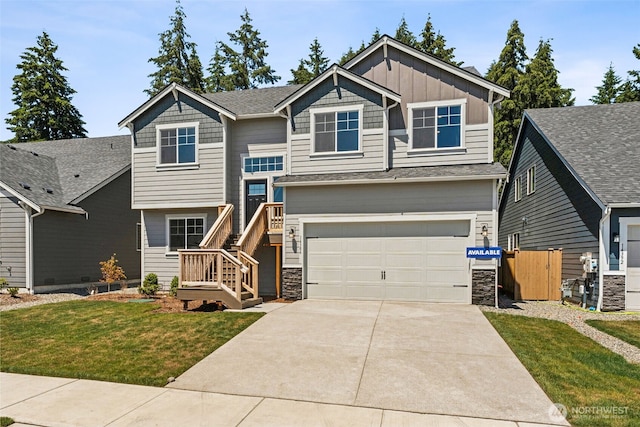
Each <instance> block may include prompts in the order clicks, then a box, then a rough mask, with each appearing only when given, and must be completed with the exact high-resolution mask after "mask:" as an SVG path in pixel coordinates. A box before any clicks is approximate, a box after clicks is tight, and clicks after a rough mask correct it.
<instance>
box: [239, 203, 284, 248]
mask: <svg viewBox="0 0 640 427" xmlns="http://www.w3.org/2000/svg"><path fill="white" fill-rule="evenodd" d="M282 211H283V209H282V203H261V204H260V206H259V207H258V209H257V210H256V213H255V214H253V217H252V218H251V221H249V224H247V227H246V228H245V230H244V233H242V236H241V237H240V240H238V248H239V249H240V250H241V251H243V252H246V253H247V254H249V255H253V254H254V253H255V252H256V249H257V248H258V246H259V245H260V241H261V240H262V236H264V234H265V233H267V232H282V224H283V215H282Z"/></svg>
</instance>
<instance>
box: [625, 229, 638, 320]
mask: <svg viewBox="0 0 640 427" xmlns="http://www.w3.org/2000/svg"><path fill="white" fill-rule="evenodd" d="M625 301H626V310H628V311H640V225H628V226H627V277H626V295H625Z"/></svg>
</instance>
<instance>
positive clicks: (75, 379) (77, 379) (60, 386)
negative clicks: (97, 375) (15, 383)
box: [1, 372, 82, 409]
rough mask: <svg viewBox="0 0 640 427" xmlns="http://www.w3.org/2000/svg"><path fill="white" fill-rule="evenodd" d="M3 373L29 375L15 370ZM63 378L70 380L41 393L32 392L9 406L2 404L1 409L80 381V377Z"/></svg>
mask: <svg viewBox="0 0 640 427" xmlns="http://www.w3.org/2000/svg"><path fill="white" fill-rule="evenodd" d="M4 373H6V374H15V375H29V374H16V373H15V372H4ZM36 376H39V375H36ZM47 378H60V377H47ZM63 379H65V380H71V381H69V382H68V383H65V384H61V385H59V386H57V387H54V388H51V389H49V390H47V391H43V392H42V393H38V394H34V395H33V396H29V397H27V398H26V399H23V400H20V401H18V402H15V403H12V404H11V405H9V406H3V407H2V408H1V409H7V408H11V407H12V406H15V405H17V404H19V403H23V402H26V401H27V400H31V399H33V398H36V397H39V396H42V395H43V394H46V393H49V392H51V391H54V390H57V389H59V388H62V387H64V386H67V385H69V384H73V383H75V382H78V381H82V380H81V379H79V378H63Z"/></svg>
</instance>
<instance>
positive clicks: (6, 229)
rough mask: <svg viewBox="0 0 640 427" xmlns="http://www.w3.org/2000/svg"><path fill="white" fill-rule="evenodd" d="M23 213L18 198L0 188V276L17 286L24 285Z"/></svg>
mask: <svg viewBox="0 0 640 427" xmlns="http://www.w3.org/2000/svg"><path fill="white" fill-rule="evenodd" d="M25 215H26V214H25V212H24V210H23V209H22V208H21V207H20V206H18V199H16V198H15V197H13V196H11V195H9V194H8V193H5V192H4V191H2V190H0V261H2V264H1V265H0V277H1V278H4V279H6V280H7V281H8V282H9V286H12V287H18V288H24V287H26V240H25V239H26V229H25Z"/></svg>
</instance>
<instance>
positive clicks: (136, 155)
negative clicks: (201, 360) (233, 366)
mask: <svg viewBox="0 0 640 427" xmlns="http://www.w3.org/2000/svg"><path fill="white" fill-rule="evenodd" d="M506 96H509V92H508V91H507V90H506V89H504V88H502V87H500V86H497V85H495V84H494V83H492V82H490V81H488V80H485V79H484V78H482V77H481V76H479V75H478V74H477V72H474V70H472V69H462V68H459V67H456V66H454V65H451V64H448V63H446V62H443V61H441V60H439V59H436V58H434V57H432V56H430V55H426V54H424V53H421V52H419V51H417V50H415V49H413V48H411V47H408V46H406V45H404V44H402V43H400V42H398V41H396V40H394V39H392V38H390V37H388V36H383V37H381V38H380V39H379V40H378V41H376V42H375V43H373V44H371V45H370V46H369V47H368V48H367V49H365V50H364V51H363V52H361V53H360V54H359V55H357V56H356V57H355V58H353V59H352V60H351V61H350V62H348V63H347V64H345V66H344V67H341V66H338V65H333V66H332V67H330V68H329V69H328V70H327V71H325V72H324V73H323V74H321V75H320V76H318V77H317V78H316V79H314V80H313V81H312V82H310V83H308V84H306V85H304V86H285V87H274V88H264V89H254V90H245V91H236V92H223V93H214V94H205V95H198V94H195V93H193V92H191V91H189V90H187V89H185V88H182V87H180V86H178V85H170V86H168V87H167V88H165V89H164V90H163V91H162V92H161V93H159V94H158V95H156V96H155V97H153V98H151V99H150V100H149V101H148V102H146V103H145V104H143V105H142V106H140V107H139V108H138V109H136V110H135V111H134V112H132V113H131V114H130V115H128V116H127V117H126V118H125V119H123V120H122V121H121V122H120V126H128V127H129V128H130V129H131V135H132V144H133V149H132V153H133V154H132V156H133V160H132V176H133V177H132V179H133V191H132V206H133V208H134V209H140V210H141V212H142V213H141V216H142V218H141V222H142V224H143V239H144V240H143V245H142V246H143V250H142V270H143V272H144V274H147V273H149V272H154V273H157V274H158V275H159V277H160V281H162V282H164V283H168V281H169V280H171V278H172V277H173V276H179V277H180V280H181V284H182V285H183V286H185V285H186V287H185V288H181V292H182V297H184V298H185V299H188V298H190V297H189V295H188V293H189V292H190V289H191V290H192V291H193V292H194V293H192V294H191V298H192V299H196V297H197V298H198V299H199V298H201V297H202V295H201V294H197V291H198V289H199V290H202V289H211V288H222V291H224V292H226V293H227V294H234V295H235V296H236V297H237V299H238V300H241V299H242V298H246V299H248V300H254V299H255V298H257V297H258V296H259V295H258V294H260V295H268V294H282V295H283V296H284V297H286V298H291V299H300V298H336V299H340V298H348V299H385V300H405V301H433V302H437V301H440V302H459V303H484V304H493V302H494V289H495V280H496V263H495V261H494V260H476V259H469V258H467V257H466V254H465V248H466V247H470V246H488V245H490V244H493V243H495V242H496V238H497V235H496V227H497V203H498V198H497V188H498V183H499V181H500V180H502V179H504V178H505V177H506V171H505V169H504V168H503V167H502V166H501V165H500V164H497V163H494V162H493V110H494V108H495V107H496V104H498V103H499V102H500V100H502V99H504V97H506ZM234 234H237V235H239V238H238V240H237V241H236V242H235V244H234V245H233V246H232V247H233V251H231V250H230V251H225V250H224V249H220V248H221V247H223V245H224V244H225V241H227V240H228V239H229V237H230V236H233V235H234ZM227 247H229V246H228V244H227ZM258 271H259V275H258ZM258 283H259V291H257V290H256V288H257V285H258ZM222 291H221V292H222ZM202 299H210V300H213V299H214V297H211V298H204V297H202ZM246 304H249V303H248V302H247V303H245V305H246Z"/></svg>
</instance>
